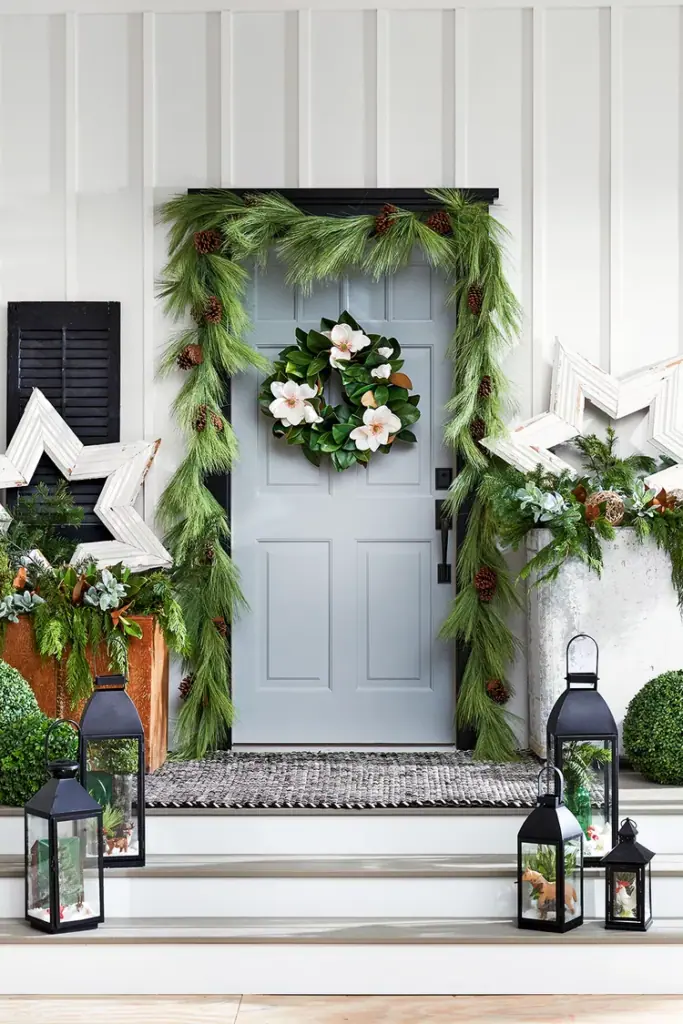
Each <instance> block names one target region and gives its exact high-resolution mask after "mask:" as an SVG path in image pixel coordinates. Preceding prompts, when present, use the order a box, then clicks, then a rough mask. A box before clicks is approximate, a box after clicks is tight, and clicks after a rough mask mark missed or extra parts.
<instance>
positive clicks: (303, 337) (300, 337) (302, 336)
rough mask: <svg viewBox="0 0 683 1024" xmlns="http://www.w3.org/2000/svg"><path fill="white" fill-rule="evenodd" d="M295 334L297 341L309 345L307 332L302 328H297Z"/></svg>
mask: <svg viewBox="0 0 683 1024" xmlns="http://www.w3.org/2000/svg"><path fill="white" fill-rule="evenodd" d="M294 334H295V335H296V337H297V340H298V341H300V342H301V344H302V345H307V344H308V335H307V334H306V331H302V329H301V328H300V327H297V328H296V330H295V331H294Z"/></svg>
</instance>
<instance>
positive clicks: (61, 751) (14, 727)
mask: <svg viewBox="0 0 683 1024" xmlns="http://www.w3.org/2000/svg"><path fill="white" fill-rule="evenodd" d="M51 725H52V719H51V718H48V717H47V715H43V714H41V713H40V712H38V713H37V714H29V715H27V716H25V717H23V718H15V719H13V720H12V721H10V722H7V723H5V724H4V725H3V726H2V728H0V804H6V805H7V806H9V807H22V806H23V805H24V804H25V803H26V801H27V800H29V799H30V797H32V796H33V795H34V793H37V792H38V790H39V789H40V787H41V786H43V785H44V784H45V782H46V781H47V779H48V772H47V769H46V768H45V737H46V735H47V730H48V729H49V727H50V726H51ZM77 756H78V736H77V735H76V733H75V732H74V730H73V729H72V728H71V726H68V727H66V726H65V727H64V729H55V730H54V732H53V733H52V735H51V736H50V758H51V759H52V760H59V759H60V758H69V759H72V760H76V758H77Z"/></svg>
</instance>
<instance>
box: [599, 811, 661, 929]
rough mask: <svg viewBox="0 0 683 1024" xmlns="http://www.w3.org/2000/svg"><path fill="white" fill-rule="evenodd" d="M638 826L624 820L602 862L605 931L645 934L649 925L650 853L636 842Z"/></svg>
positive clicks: (650, 915) (650, 851)
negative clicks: (613, 845)
mask: <svg viewBox="0 0 683 1024" xmlns="http://www.w3.org/2000/svg"><path fill="white" fill-rule="evenodd" d="M637 835H638V826H637V825H636V823H635V821H633V820H632V819H631V818H624V819H623V821H622V822H621V826H620V828H619V836H618V842H617V845H616V846H615V847H614V849H613V850H610V852H609V853H608V854H607V855H606V856H605V857H603V858H602V864H603V866H604V868H605V884H606V900H605V928H613V929H614V930H615V931H639V932H645V931H647V929H648V928H649V927H650V925H651V924H652V867H651V862H652V859H653V857H654V853H653V852H652V850H648V848H647V847H646V846H642V844H641V843H638V842H636V836H637Z"/></svg>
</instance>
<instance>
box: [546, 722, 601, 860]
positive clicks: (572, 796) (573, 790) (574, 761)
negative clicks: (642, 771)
mask: <svg viewBox="0 0 683 1024" xmlns="http://www.w3.org/2000/svg"><path fill="white" fill-rule="evenodd" d="M591 752H594V755H595V756H594V757H591V756H590V754H591ZM613 754H614V751H613V745H612V742H611V741H610V740H605V739H590V738H586V739H580V740H578V739H563V740H562V746H561V751H560V758H559V763H558V767H559V768H560V769H561V771H562V773H563V774H564V778H565V791H564V802H565V804H566V805H567V807H568V808H569V810H570V811H571V812H572V814H573V815H574V817H575V818H576V819H577V821H578V822H579V824H580V825H581V828H582V829H583V833H584V842H585V845H584V853H585V856H586V857H603V856H604V855H605V854H606V853H608V852H609V850H611V849H612V841H613V839H612V820H611V812H610V807H611V797H612V757H613Z"/></svg>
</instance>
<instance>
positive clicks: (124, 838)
mask: <svg viewBox="0 0 683 1024" xmlns="http://www.w3.org/2000/svg"><path fill="white" fill-rule="evenodd" d="M139 766H140V741H139V740H138V739H98V740H88V741H87V744H86V767H87V785H88V791H89V792H90V795H91V796H92V797H94V798H95V800H97V801H98V803H100V804H101V805H102V808H103V822H102V824H103V830H104V857H105V860H106V859H107V858H108V857H137V856H138V855H139V853H140V835H139V813H138V812H139V775H138V771H139Z"/></svg>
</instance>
